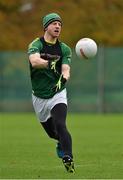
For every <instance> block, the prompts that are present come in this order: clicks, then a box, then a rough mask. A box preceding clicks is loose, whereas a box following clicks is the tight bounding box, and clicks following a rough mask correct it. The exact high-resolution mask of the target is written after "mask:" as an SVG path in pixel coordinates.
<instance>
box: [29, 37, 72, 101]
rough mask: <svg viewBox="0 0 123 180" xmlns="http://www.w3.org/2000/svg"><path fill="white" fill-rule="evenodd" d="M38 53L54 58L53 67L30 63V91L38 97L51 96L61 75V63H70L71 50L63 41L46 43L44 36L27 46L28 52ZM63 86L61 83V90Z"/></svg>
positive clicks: (48, 58) (46, 57) (44, 56)
mask: <svg viewBox="0 0 123 180" xmlns="http://www.w3.org/2000/svg"><path fill="white" fill-rule="evenodd" d="M37 52H38V53H40V56H41V57H42V58H43V59H46V60H54V61H55V62H56V65H55V68H53V69H49V68H42V69H36V68H33V67H32V65H31V63H30V76H31V83H32V93H33V94H34V95H35V96H37V97H40V98H43V99H49V98H52V97H53V96H54V95H55V94H56V91H55V90H54V87H55V85H56V83H57V82H58V80H59V78H60V75H61V65H62V64H68V65H70V63H71V56H72V51H71V49H70V47H69V46H67V45H66V44H65V43H63V42H59V41H58V40H57V41H56V43H55V44H51V43H47V42H46V41H45V40H44V38H43V37H42V38H37V39H35V40H34V41H33V42H32V43H31V44H30V45H29V48H28V54H29V55H31V54H34V53H37ZM64 88H65V85H63V84H62V86H61V89H60V90H59V91H61V90H63V89H64Z"/></svg>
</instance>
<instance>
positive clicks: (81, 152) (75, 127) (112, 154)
mask: <svg viewBox="0 0 123 180" xmlns="http://www.w3.org/2000/svg"><path fill="white" fill-rule="evenodd" d="M67 124H68V128H69V131H70V132H71V134H72V137H73V154H74V159H75V168H76V173H75V174H69V173H67V172H66V171H65V169H64V167H63V165H62V162H61V160H60V159H58V158H57V156H56V153H55V144H56V142H55V141H54V140H52V139H50V138H48V136H47V135H46V134H45V132H44V130H43V129H42V127H40V124H39V123H38V121H37V120H36V117H35V115H34V114H26V113H25V114H0V178H1V179H2V178H4V179H10V178H11V179H17V178H20V179H38V178H39V179H123V115H122V114H110V115H96V114H90V115H84V114H80V115H77V114H69V115H68V120H67Z"/></svg>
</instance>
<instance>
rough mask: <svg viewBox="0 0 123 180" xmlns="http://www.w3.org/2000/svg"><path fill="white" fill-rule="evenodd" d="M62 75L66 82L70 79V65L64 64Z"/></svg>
mask: <svg viewBox="0 0 123 180" xmlns="http://www.w3.org/2000/svg"><path fill="white" fill-rule="evenodd" d="M62 75H63V78H65V79H66V80H68V79H69V78H70V66H69V65H68V64H62Z"/></svg>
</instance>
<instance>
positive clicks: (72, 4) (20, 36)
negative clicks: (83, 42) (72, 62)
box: [0, 0, 123, 51]
mask: <svg viewBox="0 0 123 180" xmlns="http://www.w3.org/2000/svg"><path fill="white" fill-rule="evenodd" d="M50 12H56V13H59V14H60V15H61V17H62V19H63V22H64V23H63V29H62V34H61V36H60V39H61V40H62V41H65V42H67V43H68V44H69V45H70V46H71V47H74V46H75V43H76V42H77V41H78V40H79V39H80V38H82V37H90V38H93V39H95V40H96V41H97V42H98V44H101V45H104V46H123V16H122V13H123V0H62V1H60V0H0V34H1V37H0V50H1V51H2V50H26V49H27V46H28V44H29V43H30V42H31V41H32V40H33V39H35V38H36V37H38V36H41V35H42V33H43V28H42V16H44V15H45V14H47V13H50Z"/></svg>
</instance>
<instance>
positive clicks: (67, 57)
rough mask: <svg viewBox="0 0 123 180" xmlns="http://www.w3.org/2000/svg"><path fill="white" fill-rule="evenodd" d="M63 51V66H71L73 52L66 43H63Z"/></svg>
mask: <svg viewBox="0 0 123 180" xmlns="http://www.w3.org/2000/svg"><path fill="white" fill-rule="evenodd" d="M61 49H62V55H63V57H62V64H68V65H70V64H71V58H72V50H71V48H70V47H69V46H67V45H66V44H65V43H61Z"/></svg>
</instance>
